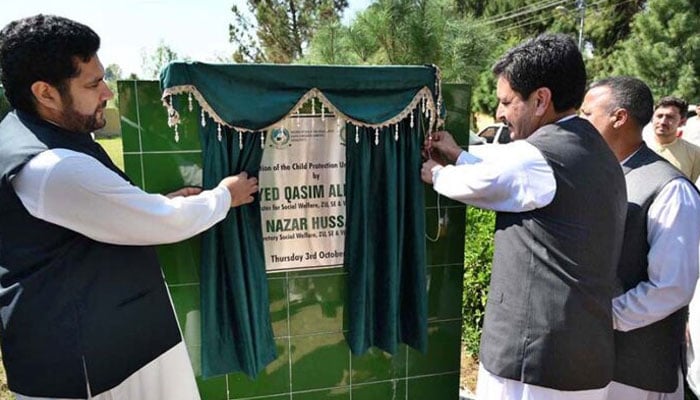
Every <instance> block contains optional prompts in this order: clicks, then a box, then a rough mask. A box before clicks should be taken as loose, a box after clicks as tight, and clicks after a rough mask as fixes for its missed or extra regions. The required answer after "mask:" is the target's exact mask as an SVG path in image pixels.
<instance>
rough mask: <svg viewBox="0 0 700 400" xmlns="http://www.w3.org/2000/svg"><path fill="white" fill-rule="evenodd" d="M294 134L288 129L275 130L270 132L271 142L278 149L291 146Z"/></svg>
mask: <svg viewBox="0 0 700 400" xmlns="http://www.w3.org/2000/svg"><path fill="white" fill-rule="evenodd" d="M291 137H292V134H291V132H289V130H287V129H286V128H275V129H273V130H271V131H270V142H271V143H272V146H274V147H276V148H278V149H279V148H282V147H287V146H291V145H290V144H289V140H290V139H291Z"/></svg>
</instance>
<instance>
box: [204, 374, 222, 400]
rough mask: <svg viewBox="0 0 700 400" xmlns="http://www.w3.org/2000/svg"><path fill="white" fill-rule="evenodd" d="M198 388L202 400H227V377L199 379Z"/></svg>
mask: <svg viewBox="0 0 700 400" xmlns="http://www.w3.org/2000/svg"><path fill="white" fill-rule="evenodd" d="M197 387H198V388H199V395H200V396H201V397H202V400H227V399H228V395H227V393H226V377H225V376H217V377H215V378H209V379H202V378H201V377H199V378H197Z"/></svg>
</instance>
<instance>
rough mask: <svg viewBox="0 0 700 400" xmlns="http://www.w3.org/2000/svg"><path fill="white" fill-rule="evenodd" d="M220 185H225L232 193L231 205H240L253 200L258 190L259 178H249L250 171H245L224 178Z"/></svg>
mask: <svg viewBox="0 0 700 400" xmlns="http://www.w3.org/2000/svg"><path fill="white" fill-rule="evenodd" d="M219 186H225V187H226V188H227V189H228V191H229V193H231V207H238V206H241V205H243V204H248V203H252V202H253V196H254V195H255V193H257V192H258V179H257V178H255V177H251V178H249V177H248V173H247V172H245V171H243V172H241V173H240V174H238V175H234V176H229V177H226V178H224V179H222V180H221V182H220V183H219Z"/></svg>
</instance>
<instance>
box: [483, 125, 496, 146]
mask: <svg viewBox="0 0 700 400" xmlns="http://www.w3.org/2000/svg"><path fill="white" fill-rule="evenodd" d="M497 131H498V128H497V127H495V126H490V127H488V128H485V129H484V130H483V131H481V132H479V136H481V137H482V138H484V139H486V143H493V138H494V137H495V136H496V132H497Z"/></svg>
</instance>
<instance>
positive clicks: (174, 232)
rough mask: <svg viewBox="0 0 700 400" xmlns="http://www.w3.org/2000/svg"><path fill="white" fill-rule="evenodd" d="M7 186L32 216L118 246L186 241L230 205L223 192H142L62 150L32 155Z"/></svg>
mask: <svg viewBox="0 0 700 400" xmlns="http://www.w3.org/2000/svg"><path fill="white" fill-rule="evenodd" d="M12 185H13V187H14V189H15V192H16V193H17V195H18V197H19V198H20V200H21V201H22V204H23V205H24V206H25V208H26V209H27V211H28V212H29V213H30V214H31V215H32V216H34V217H36V218H39V219H42V220H45V221H48V222H51V223H54V224H56V225H60V226H62V227H65V228H68V229H70V230H73V231H76V232H79V233H81V234H83V235H85V236H87V237H89V238H91V239H94V240H97V241H100V242H105V243H112V244H120V245H153V244H164V243H173V242H178V241H181V240H184V239H187V238H189V237H191V236H194V235H196V234H198V233H200V232H202V231H204V230H206V229H208V228H210V227H211V226H213V225H214V224H216V223H217V222H219V221H221V220H222V219H224V218H225V217H226V214H227V213H228V211H229V208H230V205H231V195H230V193H229V191H228V189H226V188H225V187H217V188H214V189H212V190H207V191H203V192H201V193H200V194H198V195H195V196H188V197H176V198H173V199H170V198H168V197H166V196H163V195H159V194H149V193H146V192H144V191H143V190H141V189H140V188H138V187H136V186H133V185H131V184H130V183H129V182H127V181H126V180H124V179H123V178H122V177H120V176H119V175H118V174H116V173H114V172H113V171H111V170H109V169H108V168H106V167H105V166H104V165H102V164H101V163H100V162H98V161H97V160H96V159H94V158H93V157H90V156H88V155H85V154H82V153H78V152H74V151H71V150H66V149H53V150H48V151H45V152H43V153H41V154H39V155H37V156H36V157H34V158H33V159H32V160H30V161H29V162H28V163H27V164H26V165H25V166H24V168H22V170H21V171H20V172H19V173H18V174H17V175H16V176H15V177H14V178H13V179H12Z"/></svg>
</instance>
